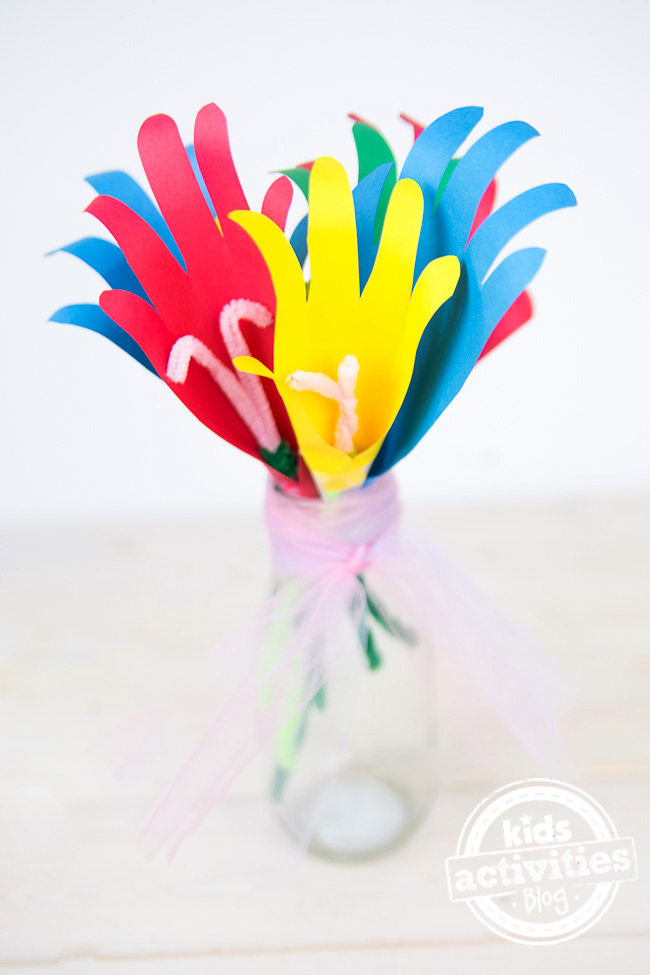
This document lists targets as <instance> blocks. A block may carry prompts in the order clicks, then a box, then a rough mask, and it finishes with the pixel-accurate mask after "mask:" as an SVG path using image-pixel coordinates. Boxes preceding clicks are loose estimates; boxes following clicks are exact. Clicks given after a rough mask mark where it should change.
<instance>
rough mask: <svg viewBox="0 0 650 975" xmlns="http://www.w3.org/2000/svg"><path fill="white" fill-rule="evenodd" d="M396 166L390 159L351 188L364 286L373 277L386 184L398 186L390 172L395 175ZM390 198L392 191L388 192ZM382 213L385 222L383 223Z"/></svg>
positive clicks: (361, 281) (361, 276) (360, 271)
mask: <svg viewBox="0 0 650 975" xmlns="http://www.w3.org/2000/svg"><path fill="white" fill-rule="evenodd" d="M394 173H395V167H394V165H393V164H392V163H390V162H387V163H384V164H383V165H381V166H378V167H377V169H375V170H374V172H371V173H370V174H369V175H368V176H366V177H365V178H364V179H362V180H361V182H360V183H357V185H356V186H355V188H354V189H353V191H352V199H353V200H354V213H355V220H356V226H357V250H358V255H359V285H360V287H361V289H363V288H365V286H366V282H367V281H368V278H369V277H370V272H371V271H372V268H373V265H374V263H375V255H376V253H377V244H378V241H377V240H376V227H377V220H376V219H375V215H376V216H377V217H378V210H379V208H380V200H381V198H382V196H383V194H384V191H385V188H386V186H387V185H391V188H392V187H393V186H394V185H395V180H394V178H393V180H392V181H391V180H390V179H389V177H390V176H391V174H392V175H393V177H394ZM389 198H390V193H389ZM383 219H384V218H383V216H382V224H383Z"/></svg>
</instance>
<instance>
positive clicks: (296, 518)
mask: <svg viewBox="0 0 650 975" xmlns="http://www.w3.org/2000/svg"><path fill="white" fill-rule="evenodd" d="M265 514H266V522H267V526H268V530H269V536H270V541H271V551H272V558H273V565H274V569H275V573H276V578H277V579H278V585H277V588H276V591H275V593H274V595H273V596H272V597H270V598H269V600H268V601H267V602H266V604H265V605H264V606H263V608H262V610H261V611H260V612H259V613H258V614H257V616H256V617H255V618H254V619H253V620H252V621H251V622H250V623H249V624H248V625H247V626H246V627H245V628H243V629H242V630H240V631H238V632H237V633H236V634H235V635H234V636H233V637H232V638H231V639H230V640H229V641H228V642H227V644H225V645H224V646H223V647H222V649H221V651H220V657H221V659H222V660H224V662H225V660H226V659H229V660H231V661H234V662H235V663H236V665H237V667H238V668H239V673H238V679H237V682H236V686H235V687H234V689H233V691H232V693H231V694H230V696H229V699H228V701H227V703H226V704H225V705H224V706H222V708H221V709H220V711H219V713H218V714H217V716H216V717H215V719H214V720H213V722H212V724H211V726H210V727H209V729H208V731H207V733H206V734H205V735H204V737H203V738H202V740H201V741H200V742H199V744H198V746H197V747H196V749H195V750H194V752H193V754H192V755H191V756H190V757H189V759H188V760H187V762H186V763H185V765H184V766H183V768H182V769H181V770H180V772H179V773H178V774H177V776H176V778H175V780H174V781H173V783H172V785H171V787H170V788H169V790H168V792H167V794H166V796H165V797H164V799H163V801H162V802H161V804H160V805H159V807H158V808H157V809H156V811H155V813H154V815H153V816H152V818H151V820H150V821H149V823H148V825H147V826H146V828H145V830H144V832H143V834H142V837H141V838H142V844H143V847H144V850H145V852H146V853H147V854H148V855H153V854H155V853H156V852H157V851H158V850H159V849H161V848H162V847H165V848H166V849H167V855H168V858H169V859H171V858H172V857H173V855H174V853H175V852H176V850H177V849H178V847H179V845H180V844H181V843H182V841H183V840H184V839H185V838H186V837H187V836H188V835H189V834H190V833H191V832H192V831H193V830H194V829H196V828H197V826H199V825H200V823H201V822H202V821H203V820H204V819H205V817H206V816H207V815H208V814H209V813H210V811H211V810H212V809H213V808H214V807H215V806H216V805H217V803H218V802H219V800H220V799H221V798H222V796H223V795H224V793H225V792H226V790H227V789H228V788H229V786H230V785H231V784H232V783H233V781H234V780H235V779H236V778H237V776H238V775H239V774H240V773H241V772H242V770H243V769H244V768H245V767H246V766H247V764H248V763H249V762H250V761H251V760H252V759H253V758H255V756H256V755H258V754H259V752H260V751H261V750H262V749H263V748H264V747H265V745H267V744H268V743H269V742H271V741H272V740H273V739H274V737H275V736H276V735H277V734H278V732H279V731H280V730H281V728H282V727H283V726H284V725H285V724H286V723H287V722H289V721H290V720H292V719H293V718H294V717H295V716H296V714H297V713H298V712H299V711H300V710H301V709H302V708H304V707H306V706H307V705H308V704H309V702H310V701H311V700H312V699H313V697H314V696H315V695H316V694H317V693H318V691H319V689H320V688H321V687H322V686H323V683H324V682H325V681H326V680H327V679H328V675H331V673H332V671H333V668H335V667H336V666H337V663H338V662H339V656H340V654H341V653H342V652H344V651H343V650H342V649H341V648H342V647H344V646H345V645H346V644H345V641H343V640H336V639H334V640H325V639H322V638H321V637H322V634H323V633H325V632H327V631H328V630H331V627H332V621H337V620H345V621H346V625H348V626H352V627H356V628H357V629H358V627H359V626H360V624H361V622H362V619H363V615H364V611H365V608H366V598H367V596H366V589H365V585H366V584H367V585H368V586H370V587H371V588H372V586H373V580H376V581H377V582H378V583H381V582H382V581H383V583H386V582H389V583H390V585H391V586H392V587H394V588H395V589H396V590H399V591H400V592H401V595H402V596H403V600H402V604H407V605H410V606H411V607H412V608H413V619H416V618H417V619H418V620H419V621H422V620H423V619H424V621H425V623H426V625H428V626H429V627H430V629H431V632H432V635H433V643H434V646H435V650H436V654H437V656H438V657H440V658H441V660H442V661H443V662H444V664H445V666H446V669H447V670H448V671H449V672H450V673H453V674H454V675H455V677H454V679H453V682H452V685H451V687H452V689H451V690H450V689H449V687H447V689H446V690H445V689H444V688H443V689H442V690H443V691H444V693H442V694H441V695H440V699H439V700H438V701H434V700H433V699H432V707H436V708H437V709H438V710H439V711H440V712H441V713H442V714H443V715H444V717H445V719H446V720H447V721H449V723H450V724H451V726H452V730H453V731H455V732H456V733H457V734H458V735H459V736H460V737H462V738H464V739H465V741H466V742H467V744H468V745H469V747H470V748H472V750H473V751H475V752H478V753H479V754H480V753H481V751H482V748H483V746H485V747H488V748H489V744H487V739H486V738H485V736H484V734H483V733H482V730H481V729H480V728H478V727H477V726H476V715H477V713H478V711H479V710H480V707H479V704H480V705H482V706H485V705H487V706H489V708H490V709H491V710H492V711H493V712H495V713H496V714H497V715H498V716H499V718H500V719H501V720H502V721H503V722H505V724H506V725H507V726H508V727H509V728H510V729H511V730H512V732H513V733H514V734H515V735H516V736H517V737H518V738H519V739H520V741H521V742H522V743H523V745H524V746H525V747H526V749H527V750H528V752H529V753H530V754H531V755H532V756H533V757H534V759H535V760H536V762H537V763H539V765H540V766H541V767H542V768H543V769H544V771H545V772H546V773H547V774H557V773H558V771H560V770H562V769H564V768H565V767H566V764H567V760H566V753H565V751H564V749H563V746H562V741H561V734H560V722H559V718H558V714H557V710H556V697H557V691H558V689H559V688H560V687H561V683H562V680H563V676H562V673H561V671H560V669H559V668H558V667H557V665H555V664H554V663H553V661H552V660H551V659H550V658H549V657H548V656H546V655H545V654H544V653H543V652H542V651H541V650H540V649H539V648H538V647H536V646H535V645H534V644H533V643H532V642H531V641H530V640H529V639H528V638H527V637H526V635H525V634H524V633H523V632H522V631H521V630H520V629H519V628H518V627H517V626H515V624H513V623H512V621H510V620H508V619H507V617H505V616H504V614H502V613H501V612H500V611H499V610H498V609H497V608H496V607H495V606H494V605H493V604H492V603H491V602H490V600H489V599H488V598H487V597H486V596H485V595H484V594H483V593H481V592H480V590H479V589H478V588H477V587H476V586H475V585H474V584H473V583H471V582H470V580H469V579H467V577H466V576H465V575H464V574H463V573H462V572H461V571H460V570H459V569H458V567H457V566H456V565H455V564H454V563H452V562H451V560H449V559H448V558H447V557H446V556H444V555H443V554H442V553H441V552H440V551H438V550H437V549H434V548H433V547H431V546H430V545H423V544H422V543H421V541H419V540H417V539H414V538H411V537H410V536H409V535H408V534H406V533H405V532H404V531H403V530H402V529H401V528H400V504H399V500H398V495H397V489H396V484H395V480H394V478H393V476H392V475H391V474H387V475H384V476H383V477H381V478H378V479H376V480H374V481H372V482H369V483H368V484H367V485H366V486H365V487H363V488H361V489H358V490H355V491H348V492H345V493H343V494H341V495H340V496H339V497H338V498H335V499H334V500H330V501H327V502H321V501H317V500H316V501H314V500H304V499H296V498H292V497H288V496H287V495H286V494H284V493H283V492H282V491H281V490H280V489H279V488H278V487H277V486H276V485H275V484H274V482H272V481H270V483H269V488H268V492H267V499H266V511H265ZM362 573H363V582H362V581H361V578H360V576H361V574H362ZM404 622H406V623H407V624H408V623H409V622H410V621H409V620H404ZM404 652H405V653H409V649H408V648H406V647H405V649H404Z"/></svg>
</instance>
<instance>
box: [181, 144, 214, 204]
mask: <svg viewBox="0 0 650 975" xmlns="http://www.w3.org/2000/svg"><path fill="white" fill-rule="evenodd" d="M185 152H186V153H187V158H188V159H189V161H190V166H191V167H192V172H193V173H194V178H195V179H196V182H197V183H198V184H199V188H200V190H201V192H202V193H203V199H204V200H205V202H206V203H207V204H208V206H209V208H210V213H211V214H212V216H213V217H214V219H215V220H216V219H217V211H216V210H215V208H214V204H213V202H212V200H211V199H210V194H209V193H208V188H207V186H206V185H205V180H204V179H203V173H202V172H201V170H200V169H199V164H198V161H197V158H196V152H195V149H194V146H193V145H189V146H185Z"/></svg>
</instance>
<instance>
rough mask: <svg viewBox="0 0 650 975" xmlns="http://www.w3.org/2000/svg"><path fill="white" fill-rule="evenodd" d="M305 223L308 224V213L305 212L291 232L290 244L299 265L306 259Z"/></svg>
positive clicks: (302, 265) (302, 264)
mask: <svg viewBox="0 0 650 975" xmlns="http://www.w3.org/2000/svg"><path fill="white" fill-rule="evenodd" d="M307 225H308V215H307V214H306V215H305V216H304V217H303V218H302V220H301V221H300V222H299V223H297V224H296V227H295V229H294V231H293V233H292V234H291V246H292V247H293V252H294V254H295V255H296V257H297V258H298V260H299V262H300V266H301V267H304V264H305V261H306V260H307V254H308V250H307Z"/></svg>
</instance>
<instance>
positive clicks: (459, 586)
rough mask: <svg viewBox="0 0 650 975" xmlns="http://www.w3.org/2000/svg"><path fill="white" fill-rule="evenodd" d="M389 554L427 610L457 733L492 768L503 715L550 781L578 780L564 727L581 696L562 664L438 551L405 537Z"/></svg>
mask: <svg viewBox="0 0 650 975" xmlns="http://www.w3.org/2000/svg"><path fill="white" fill-rule="evenodd" d="M394 545H396V546H397V548H396V549H394V550H393V551H392V552H391V550H390V549H391V546H394ZM385 555H386V556H387V564H388V563H390V562H392V561H393V558H395V559H396V560H397V559H399V561H400V565H401V566H402V567H401V568H400V573H399V581H398V584H399V585H400V586H401V587H402V588H403V589H404V590H405V592H408V595H409V598H410V600H411V604H412V605H414V606H415V607H418V606H419V607H420V609H421V610H422V609H425V610H426V615H427V619H426V621H425V625H426V626H427V627H428V629H429V631H430V632H431V634H432V639H433V644H434V652H435V655H436V658H437V670H438V671H439V672H440V677H441V678H442V680H441V682H440V684H439V687H438V689H437V700H438V707H439V711H440V713H441V716H442V717H443V718H444V720H445V723H446V724H447V725H448V726H449V727H450V729H451V730H452V732H453V733H454V734H455V735H456V736H457V737H459V738H460V739H462V740H463V741H464V742H465V744H466V745H467V747H468V748H469V750H470V751H471V752H473V753H474V754H475V755H477V756H478V757H479V758H480V759H481V761H482V762H484V763H487V764H491V763H492V764H493V763H494V759H495V757H496V758H499V757H500V756H499V755H496V756H495V754H494V751H495V750H496V749H497V748H498V747H499V745H498V744H496V742H497V738H496V737H495V722H494V720H493V717H494V715H496V716H497V717H498V718H499V719H501V722H503V723H504V724H505V725H506V726H507V727H508V728H509V729H510V731H511V732H513V733H514V735H516V737H517V738H518V739H519V741H520V742H521V744H522V745H523V746H524V748H525V749H526V751H527V752H528V754H529V756H530V757H531V758H532V759H533V760H534V761H535V762H536V763H537V764H538V765H539V767H540V769H541V770H542V771H543V773H544V774H547V775H551V776H553V777H562V776H570V775H571V774H575V769H574V767H573V762H572V760H571V758H570V756H569V754H568V752H567V749H566V746H565V743H564V739H563V733H562V721H561V710H562V707H563V706H565V705H566V704H567V703H568V702H569V700H571V698H572V697H573V690H574V689H573V688H572V687H571V686H570V681H569V678H568V675H567V674H566V673H565V672H564V671H563V669H562V668H561V667H560V666H559V664H557V663H556V661H554V660H553V659H552V657H550V656H549V655H548V654H547V653H546V652H545V651H544V650H543V649H542V648H541V647H539V646H538V645H537V644H536V643H535V642H534V641H533V640H532V639H531V638H530V637H529V636H528V635H527V634H526V632H525V631H524V630H523V629H522V628H521V627H520V626H519V625H518V624H516V623H515V622H514V621H513V620H512V619H510V618H509V617H508V616H507V615H506V614H505V613H504V612H503V611H502V610H501V609H499V608H498V607H497V606H496V605H495V603H494V602H493V601H492V600H491V599H490V598H489V596H487V594H486V593H484V592H483V591H482V590H481V589H480V588H479V587H478V586H477V585H476V583H474V582H473V581H472V580H471V579H470V578H469V577H468V576H467V575H466V574H465V573H464V572H463V571H462V570H461V569H460V568H459V566H458V565H456V563H455V562H453V560H452V559H451V558H450V557H449V556H448V555H447V554H446V553H444V552H443V551H442V550H441V549H440V548H439V547H437V546H433V545H432V544H430V543H428V544H426V545H424V544H422V543H421V542H420V541H419V540H410V539H407V538H406V537H404V536H403V537H402V538H401V539H400V538H399V537H398V538H397V539H395V541H394V542H390V541H389V542H387V546H386V549H385ZM393 584H395V574H394V573H393ZM486 705H487V706H488V707H487V708H486ZM490 712H491V713H490ZM498 726H499V723H498V722H497V723H496V729H498Z"/></svg>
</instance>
